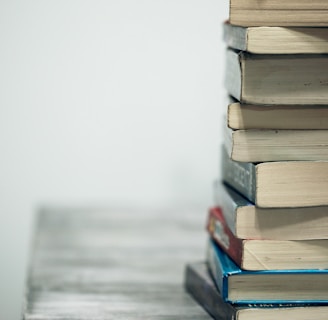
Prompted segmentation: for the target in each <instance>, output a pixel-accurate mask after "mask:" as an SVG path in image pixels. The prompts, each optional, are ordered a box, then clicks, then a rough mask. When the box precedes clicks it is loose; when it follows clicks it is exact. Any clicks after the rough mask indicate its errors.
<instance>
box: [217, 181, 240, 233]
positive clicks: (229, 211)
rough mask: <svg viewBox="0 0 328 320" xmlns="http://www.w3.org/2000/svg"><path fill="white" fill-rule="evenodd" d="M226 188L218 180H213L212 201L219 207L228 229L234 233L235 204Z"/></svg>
mask: <svg viewBox="0 0 328 320" xmlns="http://www.w3.org/2000/svg"><path fill="white" fill-rule="evenodd" d="M227 188H228V187H226V186H225V185H223V183H222V182H221V181H219V180H216V181H215V182H214V203H215V206H217V207H221V209H222V213H223V215H224V218H225V221H226V223H227V225H228V227H229V229H230V230H231V232H232V233H233V234H234V235H236V219H237V215H236V213H237V204H236V203H235V202H234V201H233V199H232V197H231V196H230V194H229V192H228V191H227Z"/></svg>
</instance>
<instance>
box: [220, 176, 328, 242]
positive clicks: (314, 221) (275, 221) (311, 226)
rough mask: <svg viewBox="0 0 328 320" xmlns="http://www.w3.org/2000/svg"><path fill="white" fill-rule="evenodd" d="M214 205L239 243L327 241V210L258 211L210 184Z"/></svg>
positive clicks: (222, 186)
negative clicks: (251, 240) (240, 241)
mask: <svg viewBox="0 0 328 320" xmlns="http://www.w3.org/2000/svg"><path fill="white" fill-rule="evenodd" d="M214 201H215V205H216V206H219V207H221V211H222V213H223V216H224V219H225V221H226V223H227V225H228V227H229V229H230V230H231V232H232V233H233V234H234V236H235V237H237V238H240V239H263V240H265V239H266V240H315V239H328V206H317V207H300V208H259V207H257V206H255V205H254V204H253V203H252V202H250V201H248V200H247V199H246V198H245V197H243V196H242V195H241V194H239V193H238V192H236V191H234V190H233V189H232V188H230V187H229V186H228V185H226V184H224V183H222V182H221V181H218V180H217V181H215V183H214Z"/></svg>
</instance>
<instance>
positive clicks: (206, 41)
mask: <svg viewBox="0 0 328 320" xmlns="http://www.w3.org/2000/svg"><path fill="white" fill-rule="evenodd" d="M227 16H228V1H218V0H115V1H114V0H104V1H98V0H93V1H91V0H90V1H87V0H75V1H74V0H56V1H45V0H39V1H37V0H31V1H18V0H10V1H9V0H7V1H5V0H4V1H1V2H0V44H1V50H0V131H1V133H0V148H1V149H0V150H1V155H0V191H1V192H0V222H1V223H0V235H1V241H0V254H1V255H0V256H1V263H0V284H1V285H0V320H10V319H18V318H19V315H20V305H21V297H22V290H23V287H24V277H25V270H26V259H27V257H28V249H29V242H30V234H31V231H30V230H31V229H30V226H31V224H32V216H33V215H32V214H33V213H34V212H35V209H36V208H37V207H38V206H39V205H40V204H44V203H57V204H90V203H91V204H97V203H101V204H104V203H108V204H112V203H113V204H115V205H120V204H122V205H138V206H139V205H142V206H148V205H151V206H166V207H168V206H169V207H172V206H173V207H174V206H181V205H187V206H195V207H198V208H200V214H204V216H205V210H206V208H207V207H208V206H209V205H211V203H212V202H211V201H212V198H211V196H212V194H211V184H212V181H213V179H214V178H215V177H216V176H217V174H218V161H219V160H218V150H219V143H220V139H221V137H220V132H221V123H222V121H221V115H222V113H223V112H224V111H225V106H224V105H223V104H222V102H223V101H224V95H225V92H224V89H223V85H222V78H223V72H222V68H223V64H224V63H223V60H224V45H223V41H222V35H221V30H222V29H221V22H222V21H223V20H224V19H226V18H227ZM203 208H204V212H203V211H202V209H203ZM187 218H188V217H186V219H187ZM200 227H203V226H200Z"/></svg>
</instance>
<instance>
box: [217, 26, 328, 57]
mask: <svg viewBox="0 0 328 320" xmlns="http://www.w3.org/2000/svg"><path fill="white" fill-rule="evenodd" d="M223 37H224V40H225V42H226V44H227V46H229V47H231V48H234V49H238V50H242V51H248V52H251V53H257V54H295V53H328V29H327V28H311V27H293V28H291V27H289V28H287V27H262V26H261V27H240V26H235V25H232V24H230V23H228V22H226V23H225V24H224V26H223Z"/></svg>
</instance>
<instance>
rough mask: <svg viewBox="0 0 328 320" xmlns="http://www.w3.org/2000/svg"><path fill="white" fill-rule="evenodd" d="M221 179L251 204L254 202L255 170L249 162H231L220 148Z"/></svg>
mask: <svg viewBox="0 0 328 320" xmlns="http://www.w3.org/2000/svg"><path fill="white" fill-rule="evenodd" d="M222 149H223V150H222V161H221V164H222V168H221V172H222V178H223V180H224V181H225V182H226V183H227V184H228V185H230V186H231V187H233V188H234V189H235V190H237V191H238V192H240V193H241V194H242V195H244V197H246V198H247V199H248V200H250V201H251V202H253V203H255V200H256V192H255V191H256V172H255V171H256V170H255V165H254V164H253V163H249V162H238V161H234V160H231V159H230V157H229V155H228V153H227V151H226V150H225V149H224V148H222Z"/></svg>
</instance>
